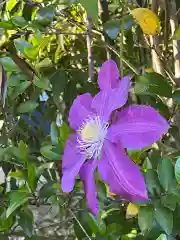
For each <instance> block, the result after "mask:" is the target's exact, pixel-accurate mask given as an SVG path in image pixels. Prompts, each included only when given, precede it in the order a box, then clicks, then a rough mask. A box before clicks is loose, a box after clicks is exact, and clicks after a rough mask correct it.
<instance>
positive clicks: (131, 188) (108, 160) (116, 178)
mask: <svg viewBox="0 0 180 240" xmlns="http://www.w3.org/2000/svg"><path fill="white" fill-rule="evenodd" d="M98 170H99V173H100V176H101V178H102V180H103V181H105V182H106V183H107V184H109V185H110V191H111V192H113V193H115V194H118V195H120V196H121V197H123V198H125V199H127V200H129V201H132V202H138V201H147V200H148V196H147V190H146V185H145V182H144V178H143V176H142V175H141V172H140V169H139V167H138V166H137V165H136V164H135V163H134V162H132V161H131V160H130V159H129V158H128V156H127V155H126V153H125V151H124V149H123V148H122V147H121V145H120V144H114V143H111V142H109V141H105V143H104V147H103V152H102V161H100V163H99V165H98Z"/></svg>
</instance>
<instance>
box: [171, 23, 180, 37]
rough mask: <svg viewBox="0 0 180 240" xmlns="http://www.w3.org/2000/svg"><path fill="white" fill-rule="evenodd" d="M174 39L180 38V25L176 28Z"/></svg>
mask: <svg viewBox="0 0 180 240" xmlns="http://www.w3.org/2000/svg"><path fill="white" fill-rule="evenodd" d="M173 39H174V40H180V26H179V27H178V28H177V29H176V31H175V33H174V36H173Z"/></svg>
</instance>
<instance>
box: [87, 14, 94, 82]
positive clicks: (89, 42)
mask: <svg viewBox="0 0 180 240" xmlns="http://www.w3.org/2000/svg"><path fill="white" fill-rule="evenodd" d="M85 20H86V22H87V36H86V43H87V52H88V67H89V81H90V82H92V81H93V79H94V60H93V49H92V21H91V19H90V18H89V17H88V16H86V19H85Z"/></svg>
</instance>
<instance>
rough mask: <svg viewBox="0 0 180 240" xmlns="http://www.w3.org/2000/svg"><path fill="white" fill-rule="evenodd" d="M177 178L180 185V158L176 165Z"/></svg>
mask: <svg viewBox="0 0 180 240" xmlns="http://www.w3.org/2000/svg"><path fill="white" fill-rule="evenodd" d="M175 176H176V180H177V182H178V183H179V184H180V157H179V158H178V159H177V161H176V164H175Z"/></svg>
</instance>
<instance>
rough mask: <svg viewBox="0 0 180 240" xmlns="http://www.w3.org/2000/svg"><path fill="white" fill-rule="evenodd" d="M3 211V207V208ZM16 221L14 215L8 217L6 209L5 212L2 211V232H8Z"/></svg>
mask: <svg viewBox="0 0 180 240" xmlns="http://www.w3.org/2000/svg"><path fill="white" fill-rule="evenodd" d="M1 211H3V209H1ZM14 222H15V218H13V217H12V216H9V217H8V218H7V217H6V212H5V211H4V212H3V213H2V212H1V217H0V232H8V231H9V230H10V229H11V227H12V225H13V224H14Z"/></svg>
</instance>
